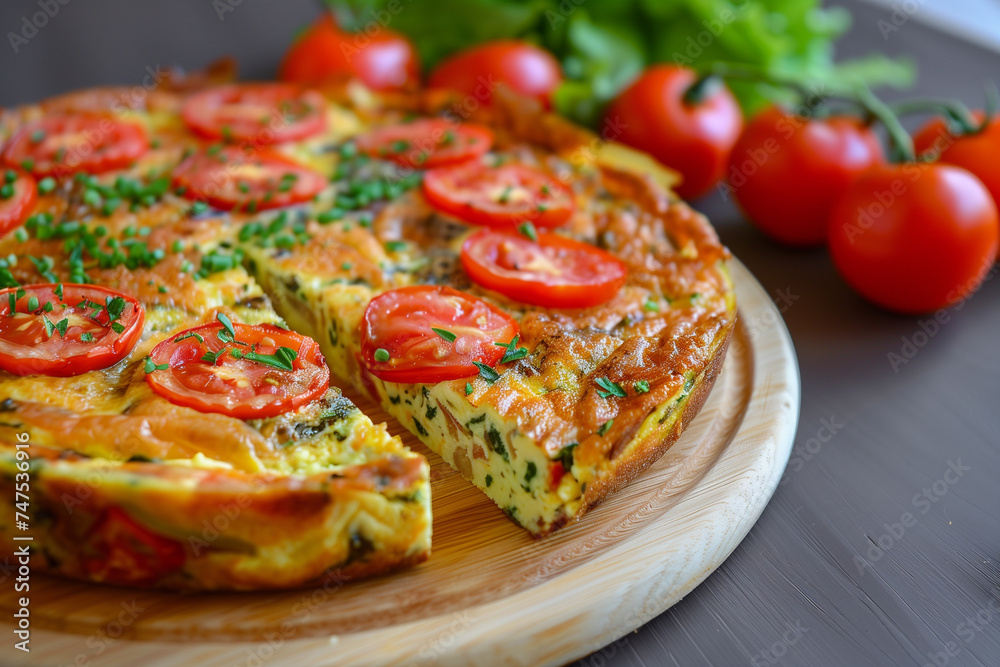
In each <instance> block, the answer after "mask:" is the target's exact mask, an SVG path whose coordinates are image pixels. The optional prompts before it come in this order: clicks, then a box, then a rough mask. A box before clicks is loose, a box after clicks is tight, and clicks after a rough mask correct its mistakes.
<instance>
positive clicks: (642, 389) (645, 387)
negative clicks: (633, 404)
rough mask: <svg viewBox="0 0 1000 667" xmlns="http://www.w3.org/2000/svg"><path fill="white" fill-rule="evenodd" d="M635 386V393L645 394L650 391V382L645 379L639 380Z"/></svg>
mask: <svg viewBox="0 0 1000 667" xmlns="http://www.w3.org/2000/svg"><path fill="white" fill-rule="evenodd" d="M633 387H634V388H635V393H637V394H645V393H646V392H648V391H649V383H648V382H646V381H645V380H639V381H638V382H636V383H635V384H634V385H633Z"/></svg>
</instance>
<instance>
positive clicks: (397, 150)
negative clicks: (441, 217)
mask: <svg viewBox="0 0 1000 667" xmlns="http://www.w3.org/2000/svg"><path fill="white" fill-rule="evenodd" d="M355 145H356V146H357V148H358V150H359V151H361V152H362V153H364V154H366V155H370V156H372V157H377V158H383V159H385V160H392V161H393V162H396V163H397V164H401V165H403V166H406V167H414V168H418V169H430V168H432V167H443V166H445V165H451V164H458V163H460V162H465V161H467V160H471V159H473V158H476V157H479V156H480V155H482V154H483V153H485V152H486V151H488V150H489V149H490V147H491V146H492V145H493V133H492V132H491V131H490V130H489V128H486V127H483V126H482V125H473V124H471V123H462V124H459V123H452V122H449V121H447V120H444V119H443V118H425V119H423V120H415V121H413V122H412V123H402V124H400V125H390V126H387V127H381V128H379V129H377V130H372V131H371V132H368V133H367V134H362V135H361V136H359V137H358V138H357V139H356V140H355Z"/></svg>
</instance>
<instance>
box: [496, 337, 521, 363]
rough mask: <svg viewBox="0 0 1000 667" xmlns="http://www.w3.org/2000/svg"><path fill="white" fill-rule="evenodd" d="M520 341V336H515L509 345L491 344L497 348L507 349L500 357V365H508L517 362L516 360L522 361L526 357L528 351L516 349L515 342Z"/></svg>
mask: <svg viewBox="0 0 1000 667" xmlns="http://www.w3.org/2000/svg"><path fill="white" fill-rule="evenodd" d="M520 339H521V336H520V334H515V335H514V337H513V338H512V339H511V340H510V342H509V343H493V344H494V345H496V346H498V347H504V348H507V350H506V352H504V353H503V356H502V357H500V361H499V362H497V363H500V364H509V363H511V362H512V361H517V360H518V359H523V358H524V357H526V356H528V349H527V348H525V347H518V346H517V342H518V341H519V340H520Z"/></svg>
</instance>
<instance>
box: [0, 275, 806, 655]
mask: <svg viewBox="0 0 1000 667" xmlns="http://www.w3.org/2000/svg"><path fill="white" fill-rule="evenodd" d="M733 268H734V271H733V274H734V281H735V283H736V285H737V292H738V298H739V303H740V304H741V323H740V324H739V325H738V329H737V331H736V333H735V334H734V337H733V341H732V343H731V345H730V352H729V356H728V358H727V360H726V363H725V365H724V367H723V371H722V373H721V375H720V376H719V379H718V380H717V383H716V388H715V390H714V391H713V393H712V395H711V396H710V397H709V400H708V401H707V402H706V404H705V407H704V409H703V410H702V412H701V414H700V415H699V416H698V418H697V419H695V421H694V422H693V423H692V424H691V425H690V426H689V427H688V430H687V431H686V432H685V434H684V435H683V436H682V437H681V438H680V440H679V441H678V442H677V444H676V445H674V447H673V448H671V450H670V451H669V452H668V453H667V454H666V455H665V456H664V457H663V458H662V459H660V461H658V462H657V463H656V464H655V465H654V466H652V467H651V468H650V469H649V470H647V471H646V472H645V473H644V474H643V475H642V476H640V477H639V478H638V479H637V480H636V481H635V482H633V483H632V484H631V485H629V486H628V487H627V488H625V489H623V490H622V491H620V492H619V493H617V494H616V495H614V496H613V497H612V498H610V499H609V500H608V501H606V502H605V503H604V504H602V505H601V506H599V507H597V508H596V509H595V510H593V511H592V512H591V513H590V514H589V515H588V516H587V517H586V518H585V519H584V520H583V521H582V522H581V523H579V524H576V525H573V526H570V527H569V528H567V529H565V530H563V531H561V532H559V533H556V534H555V535H553V536H551V537H548V538H545V539H542V540H533V539H532V538H531V537H530V536H529V535H528V534H527V533H526V532H524V531H523V530H521V529H519V528H517V527H516V526H515V525H514V524H512V523H511V522H509V521H508V520H507V519H506V518H505V517H504V516H503V514H502V512H501V511H500V510H499V509H498V508H497V507H496V506H495V505H494V504H493V503H492V502H491V501H489V500H488V499H487V498H486V497H485V496H483V495H482V494H481V493H479V492H478V491H477V490H476V489H474V488H473V487H472V486H470V485H469V484H468V483H466V482H465V481H464V480H463V479H462V478H461V477H460V476H459V475H458V473H456V472H455V471H453V470H452V469H451V468H450V467H449V466H447V465H446V464H444V463H443V462H442V461H441V460H440V459H438V458H437V457H436V456H434V455H433V454H431V453H429V452H425V453H426V454H427V455H428V458H429V459H430V460H431V462H432V484H433V487H432V488H433V491H432V493H433V504H434V517H435V519H434V553H433V556H432V558H431V559H430V561H428V562H427V563H425V564H423V565H420V566H418V567H415V568H413V569H410V570H408V571H405V572H400V573H397V574H395V575H390V576H385V577H380V578H376V579H372V580H369V581H364V582H357V583H353V584H348V585H343V586H341V585H340V584H339V583H338V582H336V581H331V582H330V583H329V585H328V586H327V587H325V589H324V588H319V589H307V590H297V591H289V592H281V593H273V592H272V593H260V594H208V595H177V594H167V593H159V592H150V591H131V590H126V589H115V588H109V587H101V586H95V585H90V584H83V583H77V582H69V581H63V580H58V579H54V578H45V577H42V576H38V577H35V579H34V580H33V582H32V591H31V593H32V607H31V611H32V622H33V628H34V629H35V635H34V638H33V646H35V647H36V648H35V649H34V650H33V651H32V654H31V660H30V661H29V662H25V663H23V664H50V663H51V664H60V663H72V662H73V661H74V659H75V656H76V655H77V654H81V653H83V654H85V655H88V657H89V658H90V659H91V662H90V664H97V665H120V664H121V665H123V664H136V663H137V662H138V663H141V664H144V665H154V664H155V665H188V664H204V665H232V664H255V663H254V661H253V659H252V658H251V656H257V658H258V659H265V658H268V659H267V662H268V664H290V665H291V664H296V665H298V664H338V665H339V664H343V665H375V664H380V665H399V664H414V665H420V664H432V663H433V664H483V665H494V664H501V663H502V664H524V665H537V664H560V663H565V662H566V661H568V660H572V659H574V658H577V657H579V656H581V655H585V654H586V653H588V652H590V651H592V650H594V649H596V648H598V647H600V646H602V645H603V644H606V643H607V642H609V641H611V640H613V639H615V638H616V637H618V636H621V635H622V634H624V633H626V632H629V631H630V630H633V629H634V628H636V627H638V626H639V625H641V624H642V623H644V622H646V621H647V620H649V619H650V618H652V617H653V616H655V615H657V614H659V613H660V612H662V611H663V610H664V609H666V608H667V607H669V606H670V605H671V604H673V603H674V602H676V601H677V600H678V599H680V598H681V597H682V596H683V595H685V594H686V593H688V592H689V591H690V590H691V589H692V588H694V586H696V585H697V584H698V583H699V582H700V581H702V580H703V579H704V578H705V577H706V576H708V574H709V573H710V572H712V570H714V569H715V568H716V567H718V565H719V564H720V563H721V562H722V561H723V560H724V559H725V558H726V556H728V555H729V553H730V552H731V551H732V550H733V549H734V548H735V547H736V545H737V544H739V542H740V540H741V539H742V538H743V536H744V535H745V534H746V533H747V531H748V530H749V529H750V527H751V526H752V525H753V523H754V521H755V520H756V518H757V517H758V516H759V514H760V512H761V510H762V509H763V507H764V505H765V504H766V502H767V500H768V498H770V496H771V493H772V492H773V490H774V488H775V486H776V485H777V482H778V480H779V479H780V476H781V473H782V471H783V469H784V466H785V462H786V461H787V459H788V454H789V451H790V447H791V441H792V436H793V434H794V430H795V424H796V419H797V416H798V406H799V385H798V370H797V367H796V364H795V357H794V353H793V351H792V349H791V344H790V341H789V339H788V336H787V333H786V332H785V330H784V328H783V327H781V326H778V327H769V328H768V330H767V332H768V333H767V335H766V336H755V334H754V332H755V330H756V329H755V328H754V327H753V323H754V322H759V321H761V319H762V318H773V317H777V313H776V312H771V311H773V309H774V305H773V304H772V303H771V301H770V299H769V298H768V297H767V295H766V293H765V292H764V291H763V290H762V288H761V287H760V286H759V285H758V284H757V283H756V281H755V280H754V279H753V277H752V276H751V275H750V273H749V272H748V271H747V270H746V268H745V267H743V266H742V265H741V264H739V263H738V262H735V263H734V267H733ZM778 321H780V317H779V318H778ZM747 323H749V325H750V326H749V328H748V326H747ZM363 407H365V408H368V409H369V410H371V414H372V417H373V418H374V419H375V420H376V421H377V420H379V419H380V418H381V417H382V415H380V414H379V413H378V412H377V411H376V410H375V409H374V406H370V405H369V406H363ZM397 428H398V427H397ZM403 437H404V438H405V439H407V441H408V443H409V444H410V445H411V446H413V447H414V448H416V449H420V445H419V443H418V442H416V441H415V440H414V439H413V438H412V437H411V436H409V435H408V434H405V433H404V434H403ZM13 604H14V599H13V592H12V591H10V590H5V591H4V592H3V597H2V599H0V607H2V608H3V609H4V612H5V614H6V613H8V612H9V610H11V609H12V607H13ZM137 610H141V611H137ZM42 628H45V629H44V630H42ZM95 633H97V636H104V635H107V636H109V637H111V636H114V635H118V636H120V638H118V637H115V639H116V641H115V642H114V643H113V644H111V645H109V646H108V647H107V650H106V651H103V652H102V654H101V655H100V657H99V658H96V656H93V655H92V651H90V649H89V648H88V647H87V645H86V640H87V639H88V638H89V639H91V641H92V643H93V641H94V640H93V639H92V638H93V636H95ZM102 633H103V634H102ZM165 642H170V644H166V643H165ZM176 642H183V644H177V643H176ZM264 654H267V655H266V656H265V655H264ZM272 654H273V655H272ZM15 658H16V657H15ZM95 658H96V659H95ZM39 661H41V662H39Z"/></svg>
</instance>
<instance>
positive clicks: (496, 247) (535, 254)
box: [462, 229, 628, 308]
mask: <svg viewBox="0 0 1000 667" xmlns="http://www.w3.org/2000/svg"><path fill="white" fill-rule="evenodd" d="M462 266H464V267H465V271H466V272H467V273H468V274H469V276H471V277H472V279H473V280H474V281H476V282H477V283H478V284H480V285H482V286H483V287H485V288H487V289H491V290H494V291H496V292H500V293H501V294H503V295H504V296H506V297H509V298H511V299H514V300H515V301H520V302H522V303H530V304H533V305H536V306H550V307H553V308H586V307H589V306H597V305H600V304H602V303H605V302H606V301H609V300H611V298H612V297H614V295H615V294H617V293H618V290H619V289H620V288H621V286H622V285H624V284H625V278H626V276H627V275H628V270H627V269H626V268H625V265H624V264H623V263H622V262H620V261H619V260H618V259H617V258H615V257H614V256H612V255H610V254H609V253H607V252H605V251H603V250H601V249H599V248H595V247H594V246H591V245H587V244H586V243H581V242H579V241H574V240H573V239H568V238H566V237H563V236H559V235H558V234H547V233H540V234H538V241H537V242H534V241H531V240H529V239H527V238H525V237H524V236H522V235H520V234H515V233H512V232H500V231H493V230H486V229H484V230H482V231H480V232H477V233H475V234H473V235H472V236H470V237H469V238H468V239H466V241H465V243H464V244H462Z"/></svg>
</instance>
